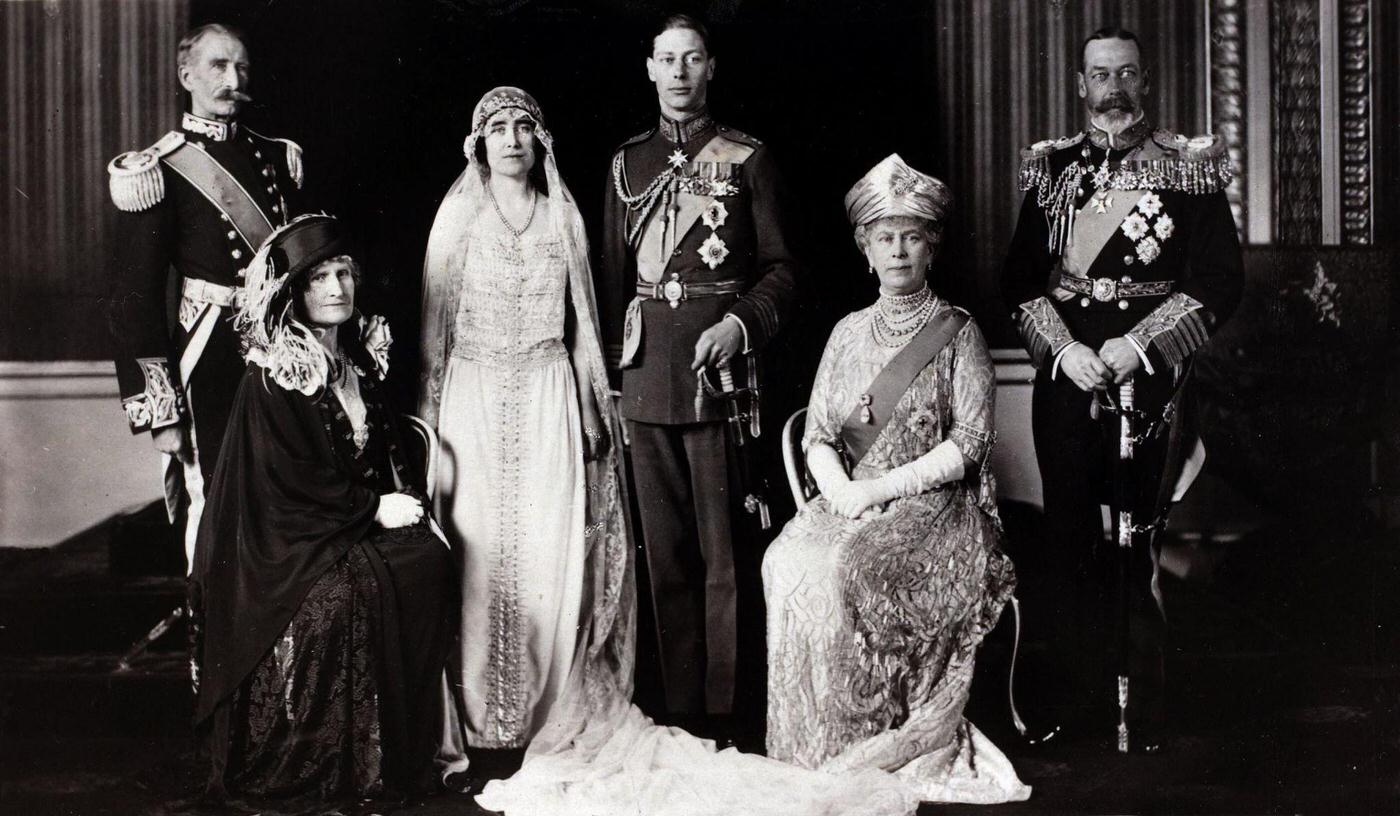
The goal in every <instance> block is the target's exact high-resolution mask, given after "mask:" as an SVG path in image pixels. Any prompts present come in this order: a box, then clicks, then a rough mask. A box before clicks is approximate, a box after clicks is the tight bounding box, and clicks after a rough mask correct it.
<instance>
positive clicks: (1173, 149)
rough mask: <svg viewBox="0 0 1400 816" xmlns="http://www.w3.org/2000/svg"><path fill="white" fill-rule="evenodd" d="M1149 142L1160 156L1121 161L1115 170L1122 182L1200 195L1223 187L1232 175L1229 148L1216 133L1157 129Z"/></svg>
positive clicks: (1232, 168)
mask: <svg viewBox="0 0 1400 816" xmlns="http://www.w3.org/2000/svg"><path fill="white" fill-rule="evenodd" d="M1152 142H1153V144H1154V145H1156V146H1157V147H1158V148H1160V149H1161V151H1162V154H1161V156H1159V157H1155V158H1148V159H1137V160H1131V161H1126V162H1124V163H1123V168H1122V171H1121V172H1120V173H1119V175H1120V176H1121V177H1122V181H1123V183H1125V184H1132V185H1138V186H1140V187H1147V188H1151V189H1154V190H1176V191H1178V192H1182V193H1190V194H1192V195H1204V194H1207V193H1214V192H1218V191H1220V190H1223V189H1225V188H1226V187H1228V186H1229V185H1230V181H1231V180H1232V179H1234V177H1235V166H1234V164H1233V163H1232V162H1231V161H1230V151H1229V150H1228V149H1227V148H1226V146H1225V141H1224V140H1223V139H1221V138H1220V137H1218V136H1213V135H1211V134H1206V135H1204V136H1194V137H1191V136H1186V135H1185V134H1181V133H1173V132H1172V131H1170V130H1157V131H1154V132H1153V134H1152Z"/></svg>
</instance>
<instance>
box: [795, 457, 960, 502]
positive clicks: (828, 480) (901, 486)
mask: <svg viewBox="0 0 1400 816" xmlns="http://www.w3.org/2000/svg"><path fill="white" fill-rule="evenodd" d="M807 471H808V472H809V473H811V474H812V478H813V479H814V480H816V483H817V488H818V489H819V490H821V492H822V495H823V496H825V497H826V500H827V503H828V504H829V505H830V507H831V510H832V512H834V513H836V514H837V515H839V516H845V517H846V518H856V517H858V516H861V515H863V514H864V513H866V511H868V510H870V509H872V508H879V507H881V506H882V505H884V504H885V503H886V502H888V501H890V500H891V499H894V498H905V497H908V496H917V495H918V494H920V493H926V492H928V491H929V490H932V489H933V488H935V487H937V486H939V485H941V484H945V483H947V482H951V481H954V480H956V479H961V478H962V477H963V472H964V467H963V455H962V451H961V450H959V449H958V446H957V445H956V444H955V443H954V442H953V441H952V440H944V441H943V442H942V443H940V444H939V445H938V446H937V447H936V448H934V449H933V450H931V451H929V452H928V453H926V454H924V455H923V456H920V457H919V458H918V459H915V460H914V461H912V462H909V463H907V464H904V465H900V466H899V467H897V468H894V469H893V470H891V471H890V472H889V473H886V474H885V475H883V476H880V477H878V478H875V479H861V480H858V481H852V480H851V478H850V477H849V476H847V475H846V468H845V466H844V465H843V464H842V462H841V455H840V454H838V453H837V452H836V450H835V449H834V448H831V447H830V446H828V445H813V446H812V447H811V448H810V449H809V450H808V451H807Z"/></svg>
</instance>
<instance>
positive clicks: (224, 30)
mask: <svg viewBox="0 0 1400 816" xmlns="http://www.w3.org/2000/svg"><path fill="white" fill-rule="evenodd" d="M178 70H179V77H180V84H181V85H182V86H183V87H184V88H185V90H186V91H188V92H189V94H190V110H189V112H188V113H186V114H185V115H184V116H183V118H182V119H181V121H180V127H179V129H177V130H172V131H170V132H169V133H167V134H165V135H164V136H162V137H161V138H160V140H159V141H157V142H156V143H155V144H153V145H151V146H150V147H148V148H146V149H145V150H140V151H132V152H129V153H123V154H122V155H120V156H118V157H117V158H115V159H113V160H112V162H111V163H110V164H109V165H108V167H107V170H108V173H109V175H110V178H109V186H110V188H111V194H112V203H113V204H115V205H116V207H117V209H118V210H119V211H120V214H119V217H118V221H117V234H118V235H120V236H121V239H120V241H119V244H118V250H117V259H116V264H115V268H114V269H113V270H112V272H113V276H112V277H113V279H112V289H111V301H110V315H109V316H110V320H111V328H112V336H113V339H114V341H115V345H114V356H115V358H116V364H117V381H118V385H119V387H120V390H121V400H122V407H123V409H124V410H125V412H126V418H127V422H128V424H129V425H130V426H131V431H132V433H148V432H149V433H150V434H151V437H152V441H153V443H154V445H155V448H156V450H158V451H160V452H161V453H162V454H165V455H166V457H167V462H166V465H167V467H166V478H165V486H166V506H167V509H168V510H169V511H170V516H171V519H172V520H174V519H175V518H176V516H177V513H178V512H180V511H181V510H183V511H184V513H185V517H186V525H185V530H184V538H185V555H186V559H187V560H186V563H187V564H189V563H192V562H193V556H194V541H195V534H196V532H197V529H198V526H199V516H200V511H201V509H202V507H203V502H204V493H205V491H206V490H207V488H208V484H209V479H210V477H211V476H212V475H213V472H214V463H215V462H216V461H217V460H218V455H219V446H220V443H221V442H222V441H223V435H224V426H225V425H226V424H227V422H228V414H229V410H230V407H231V406H232V403H233V396H234V391H235V390H236V388H237V386H238V383H239V381H240V379H241V378H240V374H241V373H242V371H243V358H242V355H241V354H240V349H239V340H238V333H237V332H236V331H235V329H234V327H233V321H232V313H233V311H234V310H235V309H237V308H238V306H239V305H241V303H242V297H243V290H242V283H243V274H244V273H243V270H244V267H246V266H247V264H248V261H249V260H250V259H251V258H252V256H253V253H254V252H255V251H256V250H257V248H258V246H259V245H260V244H261V243H262V241H263V239H264V238H266V237H267V236H268V235H269V234H270V233H271V232H272V230H273V229H274V228H275V227H277V226H280V225H282V224H284V223H286V222H287V220H288V219H289V217H290V216H291V215H293V214H296V213H298V212H299V211H300V210H299V201H298V193H299V191H300V189H301V185H302V164H301V149H300V148H299V147H297V145H296V144H294V143H292V142H290V141H287V140H285V139H269V138H267V137H264V136H262V135H259V134H257V133H254V132H253V131H252V130H251V129H249V128H247V127H246V126H244V125H242V124H240V123H239V122H238V114H239V112H240V111H241V110H242V109H243V106H244V105H245V104H246V103H247V102H249V101H250V97H249V96H248V92H247V87H248V78H249V61H248V51H247V49H246V48H245V47H244V44H243V41H242V39H241V38H240V37H239V35H238V34H237V33H236V32H234V31H233V30H232V29H230V28H228V27H226V26H223V25H219V24H217V23H215V24H210V25H205V26H201V27H199V28H196V29H194V30H192V31H190V32H189V33H188V34H186V35H185V37H184V38H183V39H182V40H181V41H180V45H179V50H178ZM171 267H174V269H175V272H176V273H177V275H178V277H179V287H180V291H179V305H178V307H176V308H175V309H174V310H173V311H172V310H170V309H168V308H167V303H166V285H167V281H168V277H169V270H170V268H171Z"/></svg>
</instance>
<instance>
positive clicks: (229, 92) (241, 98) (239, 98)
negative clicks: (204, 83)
mask: <svg viewBox="0 0 1400 816" xmlns="http://www.w3.org/2000/svg"><path fill="white" fill-rule="evenodd" d="M214 98H215V99H232V100H233V101H235V102H252V101H253V97H251V96H249V95H248V94H245V93H243V92H242V91H235V90H234V89H232V88H224V89H223V90H221V91H219V92H218V93H216V94H214Z"/></svg>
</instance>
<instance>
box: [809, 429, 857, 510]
mask: <svg viewBox="0 0 1400 816" xmlns="http://www.w3.org/2000/svg"><path fill="white" fill-rule="evenodd" d="M807 472H808V473H810V474H812V480H813V481H815V482H816V483H817V489H818V490H820V491H821V492H822V495H823V496H826V497H827V499H828V500H830V499H831V494H832V493H833V492H834V491H836V490H838V489H840V486H841V485H844V484H849V483H850V481H851V477H850V476H847V475H846V465H845V464H844V463H843V462H842V461H841V454H839V453H837V452H836V449H835V448H833V447H831V446H830V445H827V444H824V443H818V444H816V445H813V446H811V447H810V448H808V449H807Z"/></svg>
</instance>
